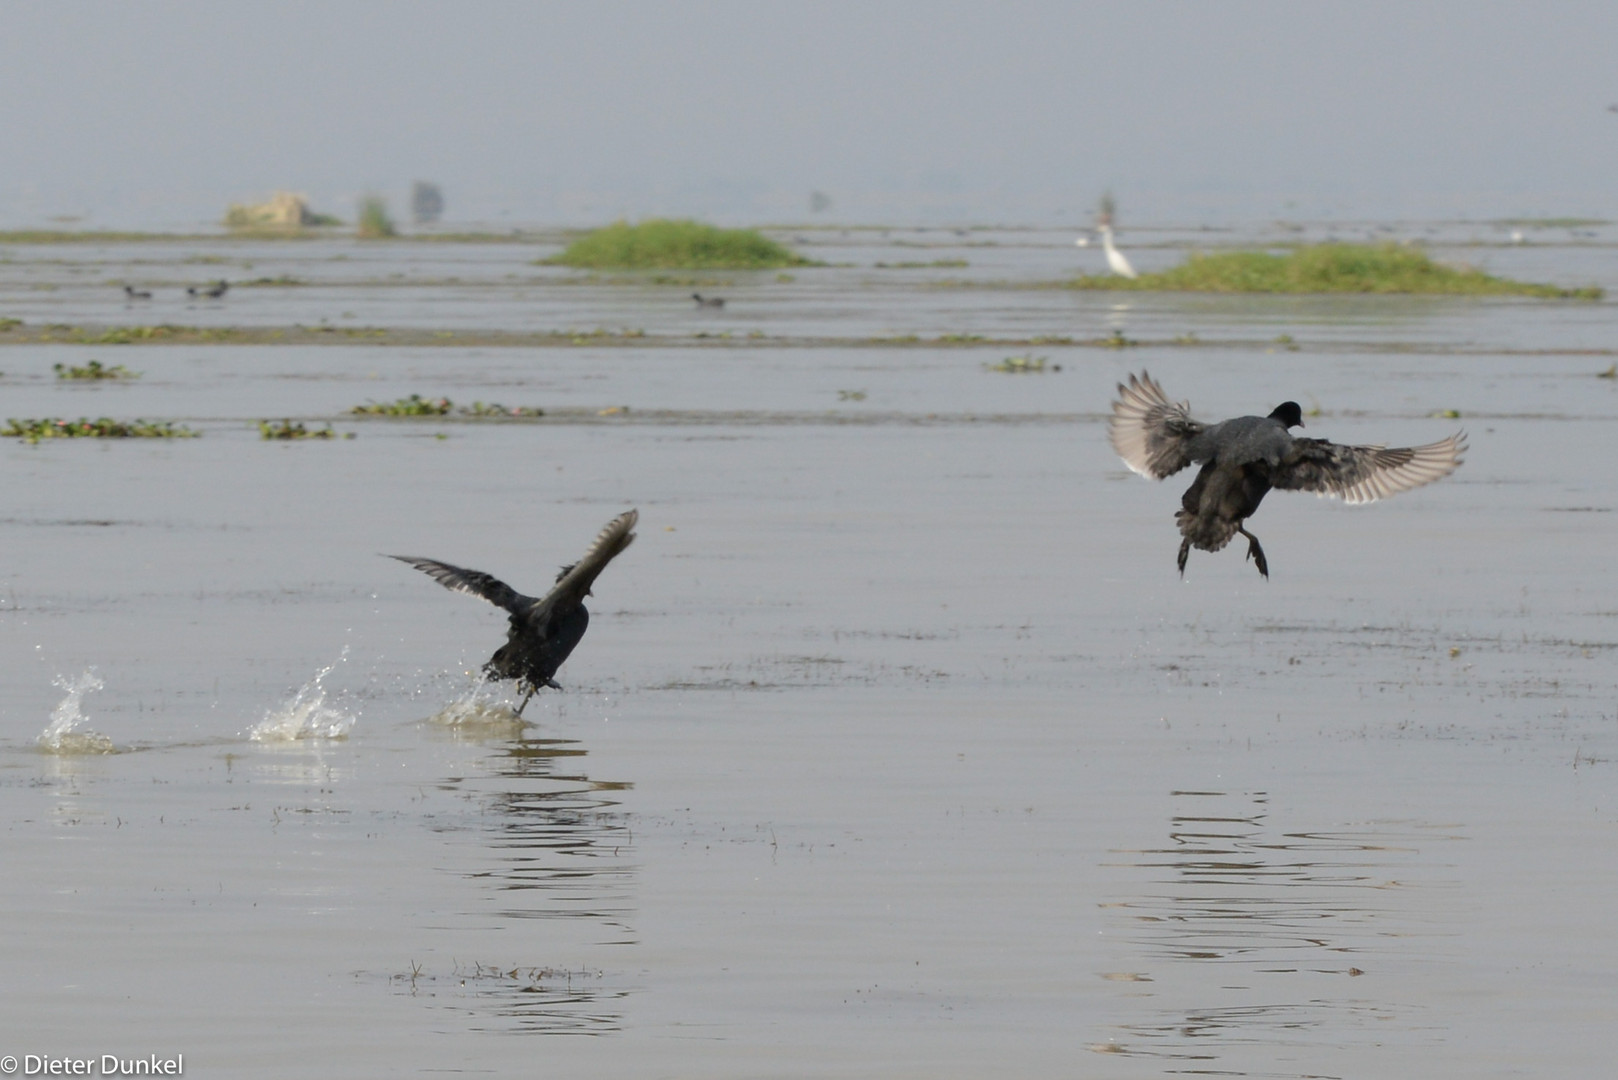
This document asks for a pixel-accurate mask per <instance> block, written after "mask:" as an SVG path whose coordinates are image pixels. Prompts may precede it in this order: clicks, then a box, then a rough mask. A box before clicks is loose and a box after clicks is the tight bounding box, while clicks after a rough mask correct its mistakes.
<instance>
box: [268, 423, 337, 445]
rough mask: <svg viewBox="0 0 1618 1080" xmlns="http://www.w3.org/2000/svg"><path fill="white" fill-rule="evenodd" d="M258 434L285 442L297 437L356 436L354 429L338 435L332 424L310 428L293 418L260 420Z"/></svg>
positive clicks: (335, 437)
mask: <svg viewBox="0 0 1618 1080" xmlns="http://www.w3.org/2000/svg"><path fill="white" fill-rule="evenodd" d="M258 434H259V438H261V439H273V440H279V441H284V442H291V441H294V440H297V439H337V438H342V439H352V438H353V437H354V433H353V432H352V431H351V432H349V433H348V434H347V435H338V434H337V432H335V431H333V430H332V429H331V425H330V424H327V425H326V426H325V427H323V428H309V427H305V426H304V424H303V422H302V421H296V422H294V421H292V420H283V421H281V422H280V423H279V424H276V423H271V422H270V421H268V420H260V421H259V422H258Z"/></svg>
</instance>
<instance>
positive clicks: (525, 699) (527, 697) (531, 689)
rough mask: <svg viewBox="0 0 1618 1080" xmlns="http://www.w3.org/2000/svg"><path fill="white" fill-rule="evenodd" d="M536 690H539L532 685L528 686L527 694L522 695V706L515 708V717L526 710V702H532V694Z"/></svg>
mask: <svg viewBox="0 0 1618 1080" xmlns="http://www.w3.org/2000/svg"><path fill="white" fill-rule="evenodd" d="M538 690H539V688H538V687H537V686H535V685H534V684H533V683H529V684H528V693H526V694H524V695H523V698H522V704H521V705H518V706H517V715H518V716H521V715H522V711H523V710H524V709H526V708H528V702H529V701H530V700H532V698H533V696H534V694H535V693H537V692H538Z"/></svg>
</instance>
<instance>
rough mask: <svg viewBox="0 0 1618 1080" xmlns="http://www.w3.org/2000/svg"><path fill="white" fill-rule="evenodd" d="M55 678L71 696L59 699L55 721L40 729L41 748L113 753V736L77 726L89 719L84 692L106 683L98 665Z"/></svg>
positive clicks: (54, 716) (52, 711) (54, 710)
mask: <svg viewBox="0 0 1618 1080" xmlns="http://www.w3.org/2000/svg"><path fill="white" fill-rule="evenodd" d="M51 682H52V683H54V684H55V685H57V686H60V687H61V688H62V689H63V690H66V691H67V696H65V697H64V698H62V700H61V701H59V702H57V704H56V708H54V709H52V710H51V722H50V723H49V724H48V725H47V726H46V728H45V730H44V731H42V732H40V733H39V747H40V749H41V750H44V751H45V752H46V753H51V754H110V753H112V749H113V748H112V740H111V739H109V738H108V737H107V736H105V735H103V734H101V733H100V732H97V731H77V730H75V729H76V728H77V727H78V726H79V725H80V724H82V723H84V722H85V721H86V720H88V719H89V717H87V716H85V715H84V710H83V709H81V708H80V703H81V702H82V701H83V700H84V695H85V694H89V693H94V692H95V691H97V690H100V689H101V688H102V687H103V686H105V685H106V684H105V683H104V682H102V681H101V677H100V676H98V675H97V674H96V673H95V668H86V669H85V670H84V673H83V674H82V675H79V676H78V677H77V678H73V677H70V676H67V675H58V676H56V678H54V679H52V680H51Z"/></svg>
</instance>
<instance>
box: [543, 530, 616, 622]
mask: <svg viewBox="0 0 1618 1080" xmlns="http://www.w3.org/2000/svg"><path fill="white" fill-rule="evenodd" d="M638 520H640V511H638V510H629V511H626V512H625V513H622V514H619V515H618V516H617V517H615V518H613V519H612V520H611V521H609V522H607V527H606V528H604V529H602V530H601V531H600V532H599V533H597V534H596V538H595V539H594V540H593V541H591V543H590V549H589V550H588V551H586V552H585V553H584V555H583V556H581V557H580V559H579V561H578V562H576V563H574V564H573V565H572V566H569V567H566V568H565V569H563V571H562V572H561V573H560V574H558V575H557V578H556V584H555V585H554V586H553V587H552V588H551V591H550V592H548V593H546V594H545V595H544V597H543V598H542V599H541V600H540V601H539V603H538V604H537V605H536V606H535V608H534V612H535V617H538V616H539V615H540V614H541V613H543V612H548V611H550V610H552V609H553V608H556V607H559V606H560V607H565V606H568V605H571V604H577V603H580V602H581V601H583V600H584V598H585V596H586V595H587V594H588V593H589V592H590V586H591V585H593V584H595V579H596V578H597V577H598V576H600V574H601V571H603V570H605V569H606V568H607V564H608V563H610V562H612V560H613V559H614V558H616V557H617V556H618V554H619V553H620V552H621V551H623V550H624V548H626V547H628V546H629V545H630V544H632V543H634V542H635V522H636V521H638Z"/></svg>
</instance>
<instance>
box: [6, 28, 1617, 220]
mask: <svg viewBox="0 0 1618 1080" xmlns="http://www.w3.org/2000/svg"><path fill="white" fill-rule="evenodd" d="M1614 102H1618V4H1614V3H1611V2H1609V0H1600V2H1568V3H1560V4H1534V5H1529V4H1521V3H1512V4H1506V3H1482V2H1478V0H1468V2H1462V3H1419V2H1409V0H1401V2H1382V0H1375V2H1359V3H1319V2H1311V3H1295V2H1287V3H1270V2H1243V0H1224V2H1219V3H1201V2H1199V3H1150V2H1145V0H1134V2H1128V3H1104V4H1086V3H1073V2H1058V0H1026V2H1015V0H996V2H985V3H949V2H939V0H892V2H887V3H884V2H881V0H863V2H853V3H845V2H841V0H838V2H817V3H808V2H782V3H771V2H769V0H742V2H730V0H712V2H710V0H679V2H677V3H676V2H663V3H618V2H603V0H592V2H589V3H582V2H578V3H546V2H539V0H529V2H524V3H490V2H478V0H455V2H452V3H450V2H446V3H409V2H390V3H384V2H375V0H355V2H346V3H345V2H343V0H325V2H321V3H273V4H272V3H262V4H254V3H242V2H233V0H225V2H219V0H211V2H207V3H190V2H142V0H118V2H116V3H115V2H112V0H105V2H84V0H57V2H51V3H19V2H15V0H13V2H10V3H7V4H5V6H4V7H3V8H0V109H3V114H0V116H3V121H0V139H3V143H0V147H3V157H0V225H6V226H16V225H26V224H39V223H42V222H45V221H47V219H48V218H50V217H52V216H55V215H75V214H83V215H88V218H87V222H88V223H89V224H94V225H103V226H129V227H134V226H147V227H150V226H187V225H197V224H202V223H206V222H211V221H215V220H217V219H218V217H219V216H220V215H221V214H222V212H223V210H224V207H225V204H226V203H228V202H231V201H235V200H243V199H249V198H259V197H264V196H267V195H268V194H269V193H270V192H271V191H273V190H276V189H288V190H294V191H301V192H305V193H307V194H308V195H309V196H311V198H312V199H313V201H314V203H315V205H316V207H317V208H318V209H323V210H327V211H330V212H335V213H338V214H340V215H344V216H351V215H352V213H353V204H354V201H355V199H356V198H357V196H359V195H360V194H362V193H364V192H367V191H375V192H378V193H380V194H383V195H386V196H387V197H388V198H389V199H390V201H391V202H392V204H393V205H394V206H395V208H396V209H398V210H400V211H401V212H402V210H403V207H404V203H405V200H406V197H407V192H408V189H409V185H410V182H411V181H412V180H414V179H429V180H433V181H436V182H437V183H439V184H440V185H441V186H442V188H443V189H444V192H445V195H446V197H447V201H448V218H449V219H450V220H459V221H482V222H493V223H501V222H508V223H512V224H516V223H547V222H566V223H580V222H593V221H604V220H610V219H612V218H615V217H620V216H628V217H631V218H635V217H642V216H649V215H653V214H679V215H695V216H700V217H705V218H709V219H711V220H716V221H723V222H775V221H801V220H807V219H809V217H810V215H809V212H808V197H809V193H810V192H811V191H812V190H820V191H823V192H825V193H826V194H828V195H829V196H831V198H832V199H833V200H834V206H833V208H832V209H831V210H830V211H829V212H828V213H827V214H825V215H823V216H825V217H827V218H832V219H838V220H861V221H870V220H886V221H894V222H906V221H970V222H1005V223H1019V222H1028V223H1045V222H1071V221H1077V220H1079V218H1080V217H1081V216H1083V215H1086V214H1087V213H1088V211H1089V209H1090V208H1091V207H1093V205H1094V203H1095V200H1096V199H1097V197H1098V196H1099V195H1100V194H1101V192H1102V191H1103V190H1104V189H1106V188H1108V187H1110V188H1111V189H1112V190H1113V191H1114V193H1115V194H1116V196H1117V199H1118V202H1119V206H1120V218H1121V220H1122V222H1123V223H1124V224H1126V225H1127V224H1129V223H1131V222H1133V223H1135V224H1152V223H1165V224H1166V223H1184V224H1190V223H1196V222H1222V221H1230V220H1255V219H1256V220H1262V219H1268V218H1275V217H1320V216H1330V217H1340V218H1374V219H1382V218H1390V217H1398V216H1473V217H1486V216H1502V215H1528V214H1533V215H1569V214H1579V215H1593V216H1612V217H1618V113H1615V112H1609V111H1607V106H1608V105H1609V104H1611V103H1614Z"/></svg>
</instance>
